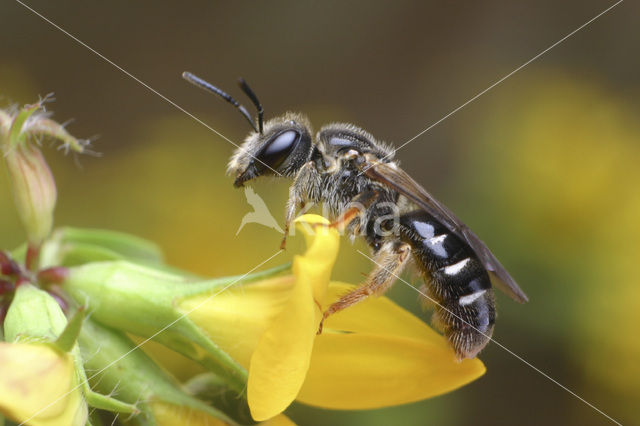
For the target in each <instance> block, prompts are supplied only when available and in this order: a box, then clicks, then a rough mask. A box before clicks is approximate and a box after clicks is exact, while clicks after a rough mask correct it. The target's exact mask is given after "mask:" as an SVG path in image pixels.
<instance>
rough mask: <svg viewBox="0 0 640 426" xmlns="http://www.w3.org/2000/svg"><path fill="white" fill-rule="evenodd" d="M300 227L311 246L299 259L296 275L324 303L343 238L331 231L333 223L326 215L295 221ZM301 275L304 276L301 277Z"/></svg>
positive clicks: (309, 215)
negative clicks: (309, 286)
mask: <svg viewBox="0 0 640 426" xmlns="http://www.w3.org/2000/svg"><path fill="white" fill-rule="evenodd" d="M295 224H296V228H297V229H298V230H300V231H302V232H303V234H304V238H305V241H306V243H307V251H306V252H305V254H304V256H302V257H300V256H297V259H296V260H298V263H301V264H298V265H297V267H298V273H296V263H295V261H294V265H293V268H294V270H293V272H294V274H295V275H296V277H297V278H298V280H300V279H308V280H309V283H310V285H311V287H312V288H313V297H314V299H315V300H316V301H318V303H320V304H322V303H323V301H324V299H325V295H326V291H327V286H328V285H329V278H331V270H332V269H333V264H334V263H335V261H336V257H337V256H338V249H339V248H340V236H339V234H338V231H337V230H336V229H334V228H329V227H328V226H327V225H328V224H329V221H328V220H327V219H325V218H324V217H322V216H318V215H314V214H306V215H304V216H300V217H299V218H297V219H296V220H295ZM301 274H304V276H303V277H301Z"/></svg>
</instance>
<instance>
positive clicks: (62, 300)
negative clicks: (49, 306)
mask: <svg viewBox="0 0 640 426" xmlns="http://www.w3.org/2000/svg"><path fill="white" fill-rule="evenodd" d="M48 293H49V294H50V295H51V297H53V298H54V299H55V301H56V302H58V305H60V309H62V310H63V311H64V312H67V310H69V302H67V299H65V298H64V296H63V295H61V294H60V293H58V292H56V291H54V290H49V291H48Z"/></svg>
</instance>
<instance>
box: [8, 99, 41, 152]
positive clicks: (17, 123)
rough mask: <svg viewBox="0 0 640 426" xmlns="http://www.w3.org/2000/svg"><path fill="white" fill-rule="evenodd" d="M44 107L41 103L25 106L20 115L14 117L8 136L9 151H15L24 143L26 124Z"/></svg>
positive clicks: (19, 112)
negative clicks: (24, 127)
mask: <svg viewBox="0 0 640 426" xmlns="http://www.w3.org/2000/svg"><path fill="white" fill-rule="evenodd" d="M41 106H42V103H41V102H38V103H35V104H32V105H25V106H24V107H23V108H20V110H19V111H18V113H17V114H16V115H15V116H14V117H13V122H12V123H11V126H10V128H9V134H8V135H7V142H6V143H7V147H6V149H7V151H5V152H8V150H11V149H14V148H15V147H17V146H18V144H19V143H20V142H22V141H24V139H25V137H26V133H24V132H23V126H24V123H25V122H26V121H27V120H28V119H29V117H31V116H32V115H33V113H35V112H36V111H37V110H38V109H40V107H41Z"/></svg>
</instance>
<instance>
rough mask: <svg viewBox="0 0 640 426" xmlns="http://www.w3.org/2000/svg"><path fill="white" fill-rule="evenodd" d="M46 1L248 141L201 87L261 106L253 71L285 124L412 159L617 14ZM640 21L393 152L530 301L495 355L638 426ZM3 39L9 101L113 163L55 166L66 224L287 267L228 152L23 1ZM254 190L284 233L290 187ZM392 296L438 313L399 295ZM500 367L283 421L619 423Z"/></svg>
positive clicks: (74, 28) (373, 4)
mask: <svg viewBox="0 0 640 426" xmlns="http://www.w3.org/2000/svg"><path fill="white" fill-rule="evenodd" d="M27 4H28V5H29V6H31V7H33V8H34V9H36V10H37V11H38V12H40V13H42V14H43V15H44V16H46V17H47V18H48V19H51V20H52V21H53V22H55V23H56V24H58V25H60V26H61V27H62V28H64V29H65V30H67V31H69V32H70V33H71V34H73V35H75V36H76V37H78V38H79V39H80V40H82V41H83V42H85V43H87V44H88V45H89V46H91V47H92V48H94V49H95V50H96V51H98V52H100V53H101V54H103V55H105V56H106V57H108V58H109V59H111V60H112V61H114V62H115V63H116V64H118V65H119V66H121V67H122V68H123V69H125V70H127V71H128V72H130V73H131V74H133V75H135V76H136V77H138V78H139V79H140V80H142V81H144V82H145V83H146V84H148V85H149V86H151V87H153V88H154V89H156V90H157V91H159V92H160V93H162V94H163V95H165V96H167V97H168V98H169V99H171V100H173V101H174V102H176V103H177V104H179V105H180V106H182V107H184V108H185V109H187V110H188V111H190V112H192V113H193V114H195V115H196V116H197V117H199V118H201V119H202V120H204V121H205V122H207V123H208V124H209V125H211V126H212V127H213V128H215V129H216V130H218V131H219V132H221V133H222V134H224V135H225V136H227V137H228V138H230V139H231V140H233V141H235V142H237V143H240V142H241V141H242V139H243V138H244V136H245V134H246V133H247V131H248V130H249V129H248V126H247V125H246V122H245V121H244V119H243V118H242V117H240V115H239V114H238V113H237V112H236V111H234V110H233V108H231V107H230V106H229V105H227V104H225V103H224V102H222V101H220V100H219V99H217V98H215V97H213V96H209V95H206V94H204V93H203V92H201V91H199V90H196V89H195V88H194V87H192V86H190V85H188V84H187V83H186V82H184V81H183V80H182V79H181V78H180V74H181V73H182V71H184V70H189V71H192V72H194V73H196V74H199V75H201V76H203V77H205V78H207V79H209V80H210V81H211V82H213V83H215V84H217V85H219V86H220V87H222V88H223V89H226V90H228V91H230V92H231V93H232V95H234V96H236V97H237V98H241V99H242V101H243V102H245V103H248V102H246V101H245V99H244V98H242V96H240V92H239V90H238V89H237V88H236V87H235V79H236V78H237V77H238V76H243V77H245V78H246V79H247V80H248V81H249V82H250V83H251V85H252V86H253V87H254V89H255V90H256V91H257V93H258V94H259V96H260V99H261V100H262V102H263V104H264V105H265V108H266V115H267V117H273V116H275V115H277V114H280V113H282V112H284V111H286V110H295V111H304V112H306V113H307V114H308V115H309V117H310V119H311V120H312V122H313V123H314V125H315V126H316V129H318V128H319V127H320V126H321V125H322V124H324V123H327V122H330V121H347V122H353V123H355V124H358V125H360V126H362V127H364V128H366V129H367V130H369V131H370V132H372V133H373V134H374V135H376V136H377V137H379V138H380V139H383V140H386V141H389V142H391V143H394V144H395V145H396V146H397V145H400V144H402V143H403V142H405V141H406V140H408V139H410V138H412V137H414V136H415V135H416V134H418V133H419V132H420V131H422V130H423V129H425V128H427V127H428V126H430V125H431V124H433V123H434V122H436V121H437V120H439V119H440V118H442V117H443V116H445V115H446V114H448V113H449V112H450V111H452V110H454V109H455V108H457V107H458V106H460V105H461V104H463V103H464V102H466V101H467V100H469V99H470V98H472V97H473V96H475V95H476V94H477V93H479V92H480V91H482V90H484V89H485V88H487V87H488V86H490V85H491V84H493V83H494V82H495V81H497V80H498V79H500V78H501V77H503V76H504V75H506V74H508V73H509V72H511V71H513V70H514V69H515V68H517V67H518V66H520V65H521V64H523V63H524V62H526V61H527V60H529V59H531V58H532V57H533V56H535V55H536V54H538V53H539V52H541V51H542V50H544V49H545V48H547V47H549V46H550V45H552V44H553V43H555V42H556V41H558V40H559V39H561V38H562V37H564V36H565V35H567V34H568V33H570V32H571V31H573V30H574V29H576V28H577V27H579V26H580V25H582V24H584V23H585V22H587V21H588V20H589V19H591V18H593V17H594V16H595V15H597V14H598V13H600V12H601V11H603V10H604V9H606V8H607V7H608V6H610V5H612V4H613V2H607V1H575V0H571V1H566V2H555V1H485V2H455V3H454V2H450V3H447V4H444V2H409V1H396V2H393V3H392V2H382V1H359V2H349V3H348V4H347V3H346V2H339V1H323V2H320V1H315V2H312V1H308V2H284V1H271V2H233V3H232V2H212V1H208V2H207V1H200V2H198V1H191V2H181V3H178V2H174V3H169V2H151V1H137V2H124V1H117V2H86V1H84V2H83V1H65V2H47V1H41V0H38V1H36V0H30V1H28V2H27ZM639 12H640V7H639V6H638V3H633V2H631V1H626V2H623V3H621V4H620V5H619V6H617V7H616V8H614V9H613V10H611V11H610V12H609V13H607V14H606V15H604V16H602V17H601V18H599V19H598V20H596V21H595V22H593V23H592V24H591V25H589V26H587V27H586V28H584V29H583V30H582V31H580V32H578V33H577V34H575V35H574V36H572V37H571V38H569V39H567V40H566V41H565V42H563V43H562V44H560V45H558V46H557V47H555V48H554V49H552V50H551V51H549V52H548V53H546V54H545V55H543V56H542V57H541V58H539V59H538V60H536V61H535V62H533V63H531V64H530V65H528V66H527V67H525V68H524V69H522V70H521V71H519V72H518V73H516V74H515V75H513V76H512V77H510V78H509V79H507V80H506V81H504V82H503V83H501V84H499V85H498V86H496V87H495V88H493V89H492V90H490V91H489V92H488V93H486V94H485V95H483V96H481V97H480V98H478V99H477V100H476V101H474V102H472V103H471V104H469V105H468V106H466V107H465V108H463V109H462V110H460V111H459V112H457V113H456V114H454V115H452V116H451V117H449V118H448V119H446V120H445V121H443V122H442V123H441V124H439V125H437V126H435V127H434V128H433V129H431V130H430V131H428V132H427V133H425V134H424V135H422V136H421V137H419V138H417V139H416V140H415V141H413V142H411V143H410V144H409V145H407V146H406V147H404V148H403V149H401V150H400V151H399V152H398V154H397V157H398V158H399V159H400V160H401V162H402V164H403V166H404V168H405V169H406V170H407V171H408V172H409V173H410V174H412V175H413V176H414V177H416V178H417V180H419V181H420V182H422V183H423V184H424V186H425V187H426V188H427V189H428V190H430V191H431V192H432V193H433V194H435V195H436V196H437V197H438V198H440V200H442V201H443V202H445V203H446V204H447V205H448V206H450V207H451V208H452V209H453V210H454V211H455V212H456V213H457V214H458V215H459V216H460V217H461V218H462V219H463V220H464V221H465V222H466V223H467V224H468V225H469V226H470V227H471V228H473V229H474V230H475V231H476V232H477V233H478V234H479V235H480V236H481V237H482V238H483V239H484V240H485V242H487V244H488V245H489V246H490V247H491V248H492V250H493V251H494V252H495V253H496V254H497V255H498V256H499V257H500V259H501V260H502V262H503V263H504V264H505V265H506V266H507V267H508V269H509V270H510V272H511V273H512V275H513V276H514V277H516V279H517V280H518V281H519V283H520V285H521V286H522V287H523V289H524V290H525V291H526V292H527V293H528V295H529V297H530V299H531V302H530V303H529V304H527V305H523V306H521V305H517V304H516V303H514V302H512V301H511V300H509V299H508V298H506V297H504V296H502V295H500V296H498V298H499V299H498V304H499V318H498V323H497V327H496V332H495V335H494V337H495V338H496V340H497V341H499V342H500V343H501V344H503V345H504V346H506V347H508V348H509V350H511V351H513V352H514V353H516V354H518V355H519V356H521V357H522V358H523V359H525V360H526V361H527V362H529V363H531V364H532V365H534V366H535V367H537V368H539V369H541V370H542V371H544V372H546V373H547V374H549V375H550V376H551V377H553V378H554V379H556V380H557V381H558V382H560V383H562V384H563V385H565V386H567V387H568V388H569V389H571V390H573V391H575V392H576V393H577V394H578V395H580V396H582V397H584V398H585V399H586V400H588V401H590V402H591V403H593V404H594V405H595V406H597V407H598V408H599V409H601V410H603V411H604V412H606V413H607V414H609V415H611V416H612V417H614V418H615V419H617V420H619V421H621V422H623V423H626V424H632V423H634V422H636V424H639V423H640V417H639V415H638V406H637V404H638V401H639V400H640V366H639V364H638V360H639V359H640V340H639V338H638V325H639V324H640V294H639V291H640V290H639V289H640V287H639V285H640V279H639V278H638V266H639V265H638V263H639V262H638V261H639V260H640V256H639V255H640V225H639V220H638V219H639V217H640V191H639V188H638V183H639V182H640V170H639V169H638V160H639V159H640V146H639V138H640V123H639V120H638V116H639V112H640V105H639V102H638V99H639V97H638V95H639V94H640V78H639V75H640V74H639V72H640V55H639V54H638V52H639V49H638V48H639V45H640V32H639V31H638V17H639V16H640V13H639ZM0 40H1V41H0V95H2V96H3V97H2V99H0V101H1V102H2V104H3V105H8V104H10V103H18V104H24V103H29V102H32V101H34V100H36V99H37V97H38V95H45V94H46V93H48V92H52V91H53V92H55V94H56V98H57V101H56V102H55V103H54V104H52V105H50V109H51V110H53V111H55V116H54V117H55V118H57V119H59V120H61V121H65V120H67V119H69V118H74V119H75V121H74V122H73V123H72V124H70V125H69V127H68V128H69V130H70V131H71V132H72V133H73V134H74V135H76V136H78V137H91V136H94V135H99V139H98V140H97V141H96V143H95V144H94V147H95V149H96V150H97V151H99V152H100V153H101V154H102V157H100V158H92V157H87V156H85V157H82V158H80V159H79V161H78V162H74V160H73V158H72V157H64V156H63V155H62V153H60V152H55V151H54V150H47V152H46V155H47V157H48V158H49V159H50V161H51V163H52V168H53V169H54V174H55V176H56V178H57V182H58V187H59V193H60V196H59V204H58V209H57V217H56V221H57V224H58V225H74V226H87V227H100V228H110V229H117V230H123V231H127V232H133V233H136V234H139V235H142V236H144V237H147V238H150V239H152V240H155V241H157V242H158V243H159V244H160V245H161V246H162V247H163V248H164V249H165V252H166V255H167V258H168V261H169V262H171V263H173V264H175V265H177V266H180V267H182V268H187V269H190V270H193V271H195V272H198V273H201V274H204V275H211V276H217V275H225V274H240V273H244V272H245V271H247V270H248V269H250V268H253V267H254V266H255V265H256V264H258V263H260V262H261V261H263V260H264V259H266V258H268V257H269V256H271V255H272V254H273V253H274V252H275V251H276V250H277V248H278V245H279V241H280V236H279V235H278V234H277V233H276V232H274V231H273V230H270V229H268V228H264V227H260V226H258V225H251V224H250V225H247V226H246V227H245V228H244V229H243V230H242V231H241V232H240V234H239V235H238V236H237V237H236V235H235V233H236V230H237V228H238V226H239V224H240V218H241V217H242V216H243V215H244V214H245V213H246V212H248V211H251V207H250V206H249V205H248V204H247V203H246V201H245V197H244V195H243V193H242V192H241V191H238V190H235V189H234V188H233V187H232V185H231V183H232V180H231V178H229V177H227V176H225V175H224V171H225V165H226V161H227V159H228V157H229V155H230V154H231V152H232V150H233V146H232V145H231V144H229V143H228V142H226V141H224V140H223V139H221V138H220V137H219V136H217V135H215V134H214V133H211V132H210V131H209V130H207V129H206V128H205V127H203V126H202V125H201V124H199V123H197V122H196V121H195V120H193V119H191V118H189V117H188V116H187V115H185V114H184V113H182V112H180V111H178V110H177V109H176V108H174V107H173V106H171V105H170V104H169V103H167V102H166V101H165V100H163V99H161V98H160V97H159V96H157V95H156V94H154V93H152V92H151V91H149V90H147V89H146V88H145V87H143V86H141V85H140V84H139V83H137V82H136V81H134V80H133V79H132V78H130V77H128V76H126V75H125V74H123V73H122V72H121V71H119V70H118V69H116V68H114V67H113V66H112V65H110V64H108V63H107V62H105V61H104V60H103V59H101V58H99V57H98V56H97V55H96V54H94V53H92V52H91V51H89V50H88V49H87V48H85V47H83V46H81V45H79V44H78V43H77V42H75V41H74V40H72V39H71V38H69V37H68V36H66V35H64V34H63V33H62V32H60V31H59V30H57V29H55V28H54V27H52V26H51V25H50V24H49V23H47V22H45V21H44V20H43V19H41V18H40V17H38V16H36V15H35V14H34V13H33V12H31V11H29V10H28V9H26V8H25V7H23V6H21V5H20V4H19V3H17V2H14V1H12V0H6V1H3V2H2V4H1V5H0ZM78 164H79V165H78ZM255 187H256V190H257V192H258V193H259V194H260V195H262V196H263V198H264V199H265V201H266V202H267V204H268V205H269V206H270V207H271V209H272V211H273V213H274V215H275V216H276V218H277V219H279V220H281V216H282V214H283V206H284V201H285V199H286V195H287V183H286V182H281V183H277V184H274V182H266V183H265V182H261V183H259V184H256V186H255ZM8 192H9V191H8V186H7V182H6V176H5V175H4V174H2V175H1V177H0V229H1V231H0V232H1V235H2V238H1V241H0V245H1V246H2V247H5V248H10V247H13V246H15V245H17V244H19V243H20V242H21V241H22V238H23V237H22V231H21V229H20V227H19V224H18V221H17V217H16V214H15V211H14V210H13V206H12V205H11V200H10V195H9V193H8ZM299 247H300V242H296V241H292V242H291V243H290V246H289V250H288V252H287V253H286V254H284V255H280V256H278V257H276V258H275V259H274V260H273V261H272V262H270V264H271V265H275V264H278V263H281V262H282V261H284V260H285V258H286V257H290V256H291V255H292V253H294V252H295V251H296V249H297V248H299ZM358 247H360V248H362V243H357V244H356V246H355V247H353V246H351V245H350V244H348V243H347V242H346V241H345V244H344V245H343V248H342V250H341V256H340V260H339V264H338V267H337V268H336V270H335V277H336V278H338V279H343V280H348V281H351V282H357V281H359V280H360V279H361V273H362V272H366V271H368V270H369V269H370V268H371V264H370V263H369V261H368V260H367V259H365V258H363V257H362V256H360V255H359V254H357V252H356V251H355V248H358ZM408 276H411V275H408ZM390 295H391V297H392V298H394V299H395V300H396V301H398V302H399V303H401V304H402V305H403V306H405V307H407V308H408V309H411V310H413V311H415V312H419V311H420V310H419V307H418V303H417V302H416V297H415V296H416V294H415V292H414V291H413V290H411V289H409V288H407V287H406V286H404V285H403V284H401V283H398V284H397V285H396V286H395V288H394V289H393V290H392V291H391V293H390ZM420 315H422V316H423V317H424V318H427V314H422V313H421V314H420ZM481 359H482V360H483V361H484V362H485V363H486V365H487V368H488V372H487V374H486V375H485V376H484V377H483V378H481V379H480V380H478V381H477V382H475V383H472V384H471V385H469V386H467V387H465V388H463V389H461V390H459V391H457V392H453V393H451V394H448V395H445V396H441V397H439V398H435V399H432V400H428V401H424V402H421V403H417V404H411V405H407V406H402V407H395V408H390V409H383V410H375V411H370V412H331V411H323V410H318V409H311V408H308V407H304V406H301V405H298V406H294V407H292V408H291V409H290V410H289V411H288V412H287V413H288V414H289V415H290V416H291V417H292V418H293V419H294V420H295V421H297V422H298V423H299V424H305V425H306V424H309V425H324V424H336V425H351V424H366V425H388V424H403V425H423V424H437V425H468V424H479V425H495V424H525V425H528V424H531V425H539V424H554V425H555V424H558V425H566V424H574V425H586V424H589V425H591V424H609V422H608V421H607V420H606V419H605V417H603V416H602V415H601V414H599V413H598V412H596V411H594V410H593V409H592V408H590V407H588V406H587V405H585V404H584V403H582V402H581V401H579V400H578V399H577V398H575V397H574V396H572V395H570V394H569V393H567V392H566V391H564V390H562V389H561V388H560V387H558V386H557V385H556V384H554V383H552V382H551V381H549V380H548V379H546V378H544V377H543V376H542V375H541V374H539V373H537V372H536V371H534V370H533V369H532V368H530V367H528V366H527V365H525V364H524V363H523V362H522V361H520V360H518V359H516V358H515V357H514V356H513V355H511V354H509V353H507V352H506V351H505V350H503V349H501V348H500V347H498V346H496V345H489V346H488V347H487V349H486V350H485V351H484V352H483V353H482V354H481Z"/></svg>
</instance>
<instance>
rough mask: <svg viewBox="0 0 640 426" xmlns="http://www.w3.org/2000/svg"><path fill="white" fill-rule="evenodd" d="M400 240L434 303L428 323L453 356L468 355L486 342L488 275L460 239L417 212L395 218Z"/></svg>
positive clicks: (491, 317) (491, 315)
mask: <svg viewBox="0 0 640 426" xmlns="http://www.w3.org/2000/svg"><path fill="white" fill-rule="evenodd" d="M400 224H401V227H400V229H401V233H402V239H403V240H404V241H406V242H408V243H410V244H411V246H412V249H413V250H412V252H413V256H414V259H415V262H416V264H417V266H418V268H419V269H420V270H421V272H422V274H423V276H424V278H425V282H426V285H425V286H424V290H425V294H426V296H427V298H428V299H431V301H432V302H435V305H436V306H435V311H434V316H433V318H434V323H435V325H436V326H438V327H439V328H440V329H441V330H442V331H443V333H444V334H445V336H446V337H447V338H448V340H449V342H450V343H451V345H452V346H453V348H454V350H455V352H456V354H457V356H458V358H460V359H463V358H473V357H475V356H476V355H477V354H478V352H480V350H482V348H484V346H485V345H486V344H487V343H488V342H489V340H490V338H491V333H492V332H493V326H494V323H495V316H496V314H495V301H494V296H493V290H492V288H491V281H490V280H489V275H488V273H487V271H486V270H485V269H484V267H483V265H482V264H481V263H480V261H479V260H478V258H477V257H476V255H475V253H474V252H473V250H472V249H471V247H469V246H468V245H467V244H466V243H465V242H464V241H463V240H461V239H460V238H458V237H457V236H456V235H454V234H452V233H450V232H449V231H448V229H446V228H445V227H444V226H443V225H442V224H441V223H439V222H438V221H437V220H436V219H435V218H433V217H432V216H431V215H429V214H428V213H427V212H424V211H422V210H418V211H414V212H410V213H407V214H405V215H403V216H401V218H400Z"/></svg>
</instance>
